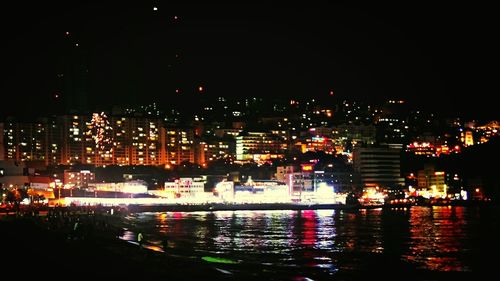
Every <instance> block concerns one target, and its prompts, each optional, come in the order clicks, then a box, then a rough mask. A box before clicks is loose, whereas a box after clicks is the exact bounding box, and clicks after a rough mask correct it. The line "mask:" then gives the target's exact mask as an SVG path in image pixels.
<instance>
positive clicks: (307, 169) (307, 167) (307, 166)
mask: <svg viewBox="0 0 500 281" xmlns="http://www.w3.org/2000/svg"><path fill="white" fill-rule="evenodd" d="M301 166H302V172H310V171H312V170H314V165H312V164H302V165H301Z"/></svg>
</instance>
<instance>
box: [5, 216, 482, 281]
mask: <svg viewBox="0 0 500 281" xmlns="http://www.w3.org/2000/svg"><path fill="white" fill-rule="evenodd" d="M83 219H84V218H82V220H81V222H83ZM85 219H87V221H86V223H85V224H86V229H85V231H84V232H80V233H78V234H77V235H75V233H74V232H72V230H71V228H70V229H68V228H64V227H60V228H56V227H54V224H51V223H49V222H48V220H47V218H46V217H23V218H16V217H14V216H9V217H3V218H0V241H2V248H1V257H2V258H1V260H2V263H1V265H0V267H1V268H2V271H3V272H4V273H7V272H8V273H9V275H11V274H13V275H14V276H17V278H22V279H25V278H42V279H45V278H50V279H55V280H60V279H61V280H62V279H65V280H66V279H68V278H80V277H81V278H98V279H99V280H102V279H104V278H112V279H113V280H116V279H120V278H126V280H130V278H131V277H135V278H141V279H143V280H152V279H153V278H162V279H163V280H165V278H168V280H225V279H230V280H368V279H373V280H381V279H382V280H453V279H458V280H464V279H470V278H473V279H476V278H477V277H479V275H481V274H478V273H474V274H472V273H470V272H435V271H426V270H417V269H415V268H412V267H411V266H410V265H408V264H405V263H403V262H401V261H398V260H390V259H387V260H384V261H381V259H384V257H383V256H380V255H377V256H374V257H373V261H369V262H368V263H365V264H364V267H363V268H361V269H359V270H356V272H349V271H346V272H336V273H334V274H332V273H321V272H318V271H315V272H303V273H304V274H303V275H304V277H303V278H302V277H297V276H301V274H297V273H298V271H300V270H299V269H294V268H283V269H279V268H268V267H266V266H260V267H256V266H255V265H252V266H250V265H245V263H244V261H243V263H240V264H223V263H212V262H206V261H203V260H197V259H192V258H186V257H180V256H177V255H175V254H172V253H169V252H168V248H167V253H164V252H162V251H153V250H150V249H147V248H143V247H142V248H141V247H138V246H137V245H134V244H131V243H128V242H126V241H123V240H120V239H118V238H117V232H116V231H114V227H117V226H119V225H120V222H119V218H118V217H110V216H99V217H97V218H96V217H92V218H90V219H89V218H88V217H86V218H85ZM368 260H370V258H368ZM380 262H384V263H385V262H387V263H390V264H392V265H393V267H392V268H393V270H392V271H391V272H383V271H382V270H380V269H378V267H377V265H379V264H380ZM306 277H307V278H306ZM367 278H368V279H367Z"/></svg>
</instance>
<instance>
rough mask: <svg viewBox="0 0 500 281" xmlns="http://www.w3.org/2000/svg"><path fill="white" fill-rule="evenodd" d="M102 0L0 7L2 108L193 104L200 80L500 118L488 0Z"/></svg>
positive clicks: (231, 87)
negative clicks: (8, 101) (397, 0)
mask: <svg viewBox="0 0 500 281" xmlns="http://www.w3.org/2000/svg"><path fill="white" fill-rule="evenodd" d="M99 2H103V1H99ZM99 2H92V1H81V2H78V1H67V3H66V2H60V3H52V4H47V3H35V4H32V3H29V4H28V3H18V4H8V5H5V4H2V5H3V7H2V8H1V9H0V10H1V12H0V13H1V19H0V21H1V36H2V40H1V42H2V43H1V49H0V50H1V55H2V62H1V67H2V70H3V71H2V72H3V74H2V80H1V88H0V90H1V92H2V97H3V98H5V97H7V96H9V97H11V98H12V99H13V100H14V101H16V102H17V103H14V105H13V106H12V107H9V108H8V109H6V108H4V107H3V108H2V111H3V113H4V114H14V113H15V114H18V113H21V112H30V113H38V112H47V108H50V107H48V106H52V105H53V103H54V102H56V101H55V100H54V97H55V95H58V99H59V101H61V100H62V99H65V98H66V99H67V98H68V96H72V97H73V96H77V97H78V98H73V101H77V102H81V103H87V104H88V105H89V106H96V105H100V104H104V105H107V104H147V103H150V102H152V101H158V102H159V103H161V104H168V103H169V102H170V101H171V100H172V99H181V100H185V101H190V100H192V99H193V98H196V97H197V96H198V95H200V93H197V87H198V86H200V85H201V86H203V87H204V93H202V94H203V95H213V96H218V95H222V96H249V97H252V96H276V97H290V98H294V97H302V96H311V97H321V96H328V94H329V92H330V90H333V91H334V92H335V97H336V98H354V99H363V100H369V101H375V102H378V101H381V100H384V99H386V98H403V99H407V100H409V101H410V102H413V103H415V104H418V105H421V106H422V107H423V106H424V104H431V106H430V109H431V110H434V111H438V110H439V111H442V112H445V113H447V114H449V113H456V114H455V115H463V116H467V117H470V118H473V117H476V116H477V118H497V119H498V118H499V114H498V110H497V106H496V105H495V103H493V102H492V101H491V100H492V99H494V98H495V96H496V95H498V94H497V93H498V86H497V83H494V82H493V81H494V78H496V73H497V71H496V70H495V69H496V68H497V65H498V54H497V50H498V43H496V37H497V35H498V31H497V28H496V26H497V23H498V20H497V19H496V18H498V17H496V16H494V14H493V11H494V9H493V8H492V7H488V6H480V4H475V3H473V2H470V3H467V5H465V4H462V3H459V2H453V5H450V4H437V5H436V4H435V3H431V2H430V1H429V3H426V2H420V1H419V2H414V1H413V2H411V3H405V4H396V5H395V4H380V3H376V4H369V5H366V4H360V3H353V4H331V3H330V4H328V3H327V2H323V1H307V2H304V3H301V4H300V5H299V4H296V5H291V4H287V5H277V4H276V5H271V4H269V3H265V2H261V3H260V4H259V3H258V2H255V1H248V2H232V3H233V4H232V5H218V6H211V5H208V4H204V5H202V6H201V5H200V4H197V3H195V2H188V3H185V5H184V6H183V7H180V6H176V5H172V4H168V3H166V1H156V2H154V1H135V2H136V3H130V1H124V2H127V3H121V1H111V3H99ZM113 2H114V3H113ZM163 2H165V3H163ZM182 2H185V1H182ZM208 2H213V1H208ZM309 2H315V3H309ZM350 2H352V1H350ZM376 2H378V1H376ZM405 2H407V1H405ZM230 3H231V2H230ZM355 4H357V5H355ZM153 7H157V8H158V10H157V11H155V10H154V9H153ZM175 17H177V19H175ZM66 32H69V35H66ZM75 44H78V47H77V46H76V45H75ZM61 74H62V76H61ZM58 75H59V76H58ZM176 89H178V90H179V91H180V93H176ZM462 96H465V97H462ZM26 101H30V102H29V104H26V103H25V102H26ZM21 102H23V104H21Z"/></svg>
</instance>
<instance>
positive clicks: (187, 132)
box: [165, 128, 195, 165]
mask: <svg viewBox="0 0 500 281" xmlns="http://www.w3.org/2000/svg"><path fill="white" fill-rule="evenodd" d="M193 145H194V132H193V130H192V129H183V128H165V158H166V159H165V160H166V162H165V164H166V165H179V164H180V163H182V162H191V163H194V162H195V161H194V160H195V159H194V158H195V151H194V146H193Z"/></svg>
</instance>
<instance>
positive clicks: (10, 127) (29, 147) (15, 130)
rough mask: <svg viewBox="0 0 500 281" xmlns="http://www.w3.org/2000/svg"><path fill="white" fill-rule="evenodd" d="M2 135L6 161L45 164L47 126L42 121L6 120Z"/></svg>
mask: <svg viewBox="0 0 500 281" xmlns="http://www.w3.org/2000/svg"><path fill="white" fill-rule="evenodd" d="M3 133H4V134H3V138H4V140H3V143H4V146H5V147H4V149H5V152H4V153H5V154H4V156H5V158H6V159H13V160H16V161H42V162H46V160H47V156H48V155H47V151H46V147H47V134H46V133H47V126H46V123H44V122H43V120H38V121H36V122H18V121H16V120H13V119H9V118H8V119H7V121H6V122H5V123H4V128H3Z"/></svg>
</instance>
